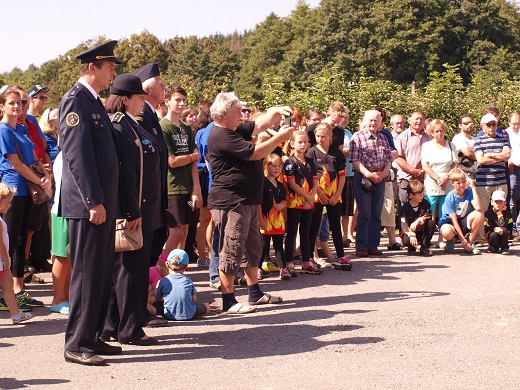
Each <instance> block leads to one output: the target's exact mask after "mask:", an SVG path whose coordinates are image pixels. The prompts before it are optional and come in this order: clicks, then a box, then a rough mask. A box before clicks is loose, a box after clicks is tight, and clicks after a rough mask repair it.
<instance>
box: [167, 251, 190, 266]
mask: <svg viewBox="0 0 520 390" xmlns="http://www.w3.org/2000/svg"><path fill="white" fill-rule="evenodd" d="M168 261H169V262H170V263H173V264H181V265H188V264H189V262H190V258H189V257H188V254H187V253H186V252H184V251H183V250H182V249H174V250H172V251H171V252H170V254H169V255H168Z"/></svg>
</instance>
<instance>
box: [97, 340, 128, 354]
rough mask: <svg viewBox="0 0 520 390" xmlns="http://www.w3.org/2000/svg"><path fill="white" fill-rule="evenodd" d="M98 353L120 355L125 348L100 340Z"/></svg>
mask: <svg viewBox="0 0 520 390" xmlns="http://www.w3.org/2000/svg"><path fill="white" fill-rule="evenodd" d="M96 353H99V354H100V355H120V354H121V353H123V348H121V347H120V346H119V345H110V344H107V343H105V342H104V341H101V340H100V344H99V345H96Z"/></svg>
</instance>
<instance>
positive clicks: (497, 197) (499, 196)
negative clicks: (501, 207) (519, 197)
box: [491, 190, 506, 202]
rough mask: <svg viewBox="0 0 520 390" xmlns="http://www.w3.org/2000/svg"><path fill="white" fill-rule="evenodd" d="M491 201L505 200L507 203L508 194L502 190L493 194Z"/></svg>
mask: <svg viewBox="0 0 520 390" xmlns="http://www.w3.org/2000/svg"><path fill="white" fill-rule="evenodd" d="M491 200H503V201H504V202H505V201H506V193H505V192H504V191H502V190H496V191H494V192H493V195H491Z"/></svg>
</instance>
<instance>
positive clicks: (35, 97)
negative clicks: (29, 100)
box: [33, 96, 49, 102]
mask: <svg viewBox="0 0 520 390" xmlns="http://www.w3.org/2000/svg"><path fill="white" fill-rule="evenodd" d="M48 98H49V97H48V96H33V99H40V100H41V101H42V102H44V101H46V100H47V99H48Z"/></svg>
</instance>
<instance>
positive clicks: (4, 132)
mask: <svg viewBox="0 0 520 390" xmlns="http://www.w3.org/2000/svg"><path fill="white" fill-rule="evenodd" d="M15 140H16V141H15ZM15 142H16V144H18V147H19V148H20V152H21V153H22V157H23V160H24V161H23V162H24V163H25V165H31V164H32V163H33V162H34V144H33V143H32V141H31V139H30V137H29V133H28V132H27V129H26V128H25V126H24V125H22V124H17V125H16V130H15V129H13V128H12V127H10V126H8V125H7V124H5V123H1V122H0V151H1V152H2V156H0V176H1V177H2V183H5V184H7V185H8V186H9V187H16V193H15V194H14V195H15V196H28V195H29V190H28V189H27V181H26V180H25V178H24V177H23V176H22V175H20V174H19V173H18V172H16V171H15V170H14V168H13V166H12V165H11V163H10V162H9V160H8V159H7V157H6V155H7V154H16V155H17V154H18V152H17V150H16V144H15Z"/></svg>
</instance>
